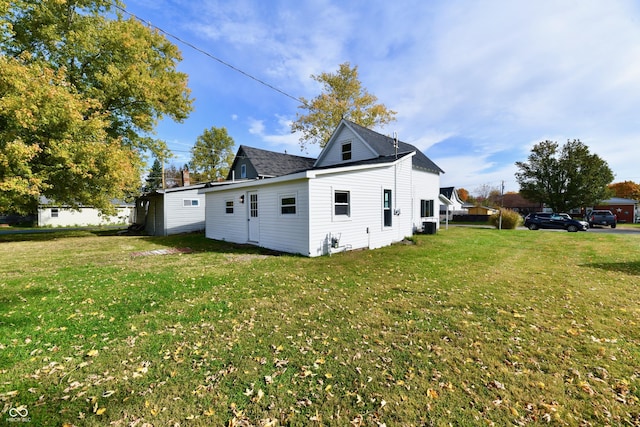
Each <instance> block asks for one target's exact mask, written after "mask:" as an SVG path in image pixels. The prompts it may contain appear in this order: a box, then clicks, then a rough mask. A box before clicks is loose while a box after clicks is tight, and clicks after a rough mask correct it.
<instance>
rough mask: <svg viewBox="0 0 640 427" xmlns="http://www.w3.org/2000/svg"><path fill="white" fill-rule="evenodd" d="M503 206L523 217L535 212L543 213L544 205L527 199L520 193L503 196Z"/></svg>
mask: <svg viewBox="0 0 640 427" xmlns="http://www.w3.org/2000/svg"><path fill="white" fill-rule="evenodd" d="M502 206H504V207H505V208H507V209H511V210H512V211H515V212H518V213H519V214H520V215H522V216H526V215H527V214H530V213H533V212H542V211H543V209H544V204H543V203H540V202H532V201H530V200H527V199H525V198H524V197H522V196H521V195H520V193H506V194H504V195H503V196H502Z"/></svg>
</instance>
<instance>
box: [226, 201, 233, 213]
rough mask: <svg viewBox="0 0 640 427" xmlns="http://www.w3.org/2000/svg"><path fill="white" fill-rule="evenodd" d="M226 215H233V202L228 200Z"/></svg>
mask: <svg viewBox="0 0 640 427" xmlns="http://www.w3.org/2000/svg"><path fill="white" fill-rule="evenodd" d="M224 209H225V213H228V214H232V213H233V200H227V201H226V202H225V208H224Z"/></svg>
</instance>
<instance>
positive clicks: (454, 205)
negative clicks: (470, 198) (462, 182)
mask: <svg viewBox="0 0 640 427" xmlns="http://www.w3.org/2000/svg"><path fill="white" fill-rule="evenodd" d="M440 196H443V197H440V201H441V202H442V204H441V205H440V220H441V221H443V220H448V221H451V220H452V219H453V216H454V215H464V214H466V213H468V212H469V210H468V209H467V208H466V207H465V203H464V202H463V201H462V200H460V196H458V191H457V190H456V189H455V188H454V187H442V188H440Z"/></svg>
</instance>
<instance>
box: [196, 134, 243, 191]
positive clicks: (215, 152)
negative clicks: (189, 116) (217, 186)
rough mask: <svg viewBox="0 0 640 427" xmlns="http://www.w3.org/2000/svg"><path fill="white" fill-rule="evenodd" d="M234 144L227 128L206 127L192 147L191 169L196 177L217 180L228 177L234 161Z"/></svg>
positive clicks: (202, 179)
mask: <svg viewBox="0 0 640 427" xmlns="http://www.w3.org/2000/svg"><path fill="white" fill-rule="evenodd" d="M234 144H235V143H234V141H233V138H232V137H231V136H229V134H228V133H227V129H226V128H224V127H223V128H216V127H212V128H211V129H205V131H204V132H203V133H202V135H200V136H199V137H198V138H197V139H196V143H195V145H194V146H193V148H192V149H191V161H190V162H189V169H190V170H191V171H192V175H194V179H197V180H199V181H215V180H217V179H220V178H226V176H227V174H228V173H229V168H230V167H231V163H232V162H233V157H234V151H233V147H234Z"/></svg>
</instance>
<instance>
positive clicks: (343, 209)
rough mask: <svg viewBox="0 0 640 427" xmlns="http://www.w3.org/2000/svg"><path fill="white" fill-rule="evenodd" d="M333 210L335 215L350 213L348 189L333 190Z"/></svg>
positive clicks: (348, 214) (347, 214)
mask: <svg viewBox="0 0 640 427" xmlns="http://www.w3.org/2000/svg"><path fill="white" fill-rule="evenodd" d="M333 211H334V214H335V215H343V216H350V215H351V212H350V208H349V192H348V191H335V192H334V193H333Z"/></svg>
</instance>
